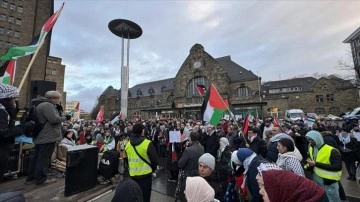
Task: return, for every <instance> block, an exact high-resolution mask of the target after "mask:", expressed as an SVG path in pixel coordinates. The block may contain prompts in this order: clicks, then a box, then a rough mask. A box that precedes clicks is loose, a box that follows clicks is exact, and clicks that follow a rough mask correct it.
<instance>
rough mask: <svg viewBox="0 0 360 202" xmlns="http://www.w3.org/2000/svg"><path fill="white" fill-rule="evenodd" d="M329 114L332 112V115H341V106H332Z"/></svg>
mask: <svg viewBox="0 0 360 202" xmlns="http://www.w3.org/2000/svg"><path fill="white" fill-rule="evenodd" d="M329 114H332V115H336V116H337V115H339V114H340V108H339V107H331V108H330V109H329Z"/></svg>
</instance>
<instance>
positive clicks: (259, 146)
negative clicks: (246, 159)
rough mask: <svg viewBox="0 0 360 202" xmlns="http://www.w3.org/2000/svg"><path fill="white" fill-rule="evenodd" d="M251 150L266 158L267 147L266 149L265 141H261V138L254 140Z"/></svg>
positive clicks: (251, 143)
mask: <svg viewBox="0 0 360 202" xmlns="http://www.w3.org/2000/svg"><path fill="white" fill-rule="evenodd" d="M249 142H250V141H249ZM249 149H251V150H252V151H253V152H255V153H256V154H258V155H261V156H262V157H264V158H266V154H267V147H266V144H265V141H264V140H263V139H260V138H259V137H256V138H254V140H253V141H252V142H250V148H249Z"/></svg>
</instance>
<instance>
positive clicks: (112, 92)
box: [100, 86, 120, 97]
mask: <svg viewBox="0 0 360 202" xmlns="http://www.w3.org/2000/svg"><path fill="white" fill-rule="evenodd" d="M100 96H117V97H119V96H120V93H119V91H118V90H116V89H114V88H113V87H112V86H109V87H107V88H106V89H105V91H104V92H103V93H102V94H101V95H100Z"/></svg>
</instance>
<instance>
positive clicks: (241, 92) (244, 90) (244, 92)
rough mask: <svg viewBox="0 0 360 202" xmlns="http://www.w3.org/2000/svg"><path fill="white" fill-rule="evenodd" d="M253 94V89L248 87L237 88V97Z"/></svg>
mask: <svg viewBox="0 0 360 202" xmlns="http://www.w3.org/2000/svg"><path fill="white" fill-rule="evenodd" d="M249 95H251V90H250V88H248V87H240V88H238V89H236V92H235V97H248V96H249Z"/></svg>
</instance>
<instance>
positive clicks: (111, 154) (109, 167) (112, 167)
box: [98, 150, 120, 180]
mask: <svg viewBox="0 0 360 202" xmlns="http://www.w3.org/2000/svg"><path fill="white" fill-rule="evenodd" d="M119 156H120V154H119V152H118V151H117V150H110V151H106V152H104V153H103V155H102V157H101V159H100V162H99V169H98V174H99V175H101V176H103V177H104V178H105V179H108V180H109V179H110V178H111V177H113V176H114V175H116V174H117V173H118V168H119Z"/></svg>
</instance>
